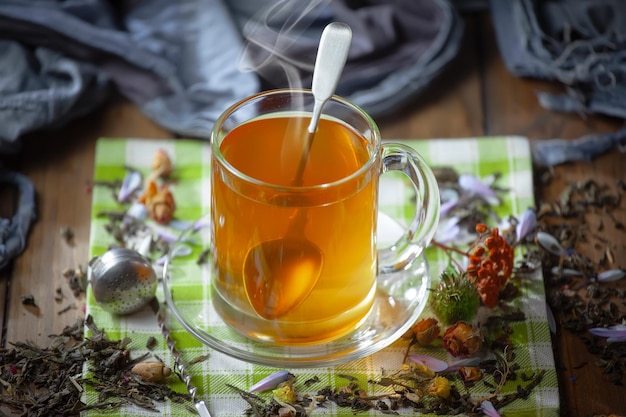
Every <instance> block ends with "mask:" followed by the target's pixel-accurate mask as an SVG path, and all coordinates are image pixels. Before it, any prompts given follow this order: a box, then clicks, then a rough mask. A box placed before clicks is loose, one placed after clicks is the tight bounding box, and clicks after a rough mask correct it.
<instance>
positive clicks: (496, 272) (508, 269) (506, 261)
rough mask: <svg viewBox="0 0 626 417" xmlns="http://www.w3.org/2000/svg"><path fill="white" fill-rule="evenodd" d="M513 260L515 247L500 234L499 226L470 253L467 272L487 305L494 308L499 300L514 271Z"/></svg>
mask: <svg viewBox="0 0 626 417" xmlns="http://www.w3.org/2000/svg"><path fill="white" fill-rule="evenodd" d="M479 226H481V224H478V225H476V230H477V231H478V229H479ZM480 229H481V230H482V227H481V228H480ZM513 261H514V252H513V247H512V246H511V245H509V243H508V242H507V241H506V239H504V237H502V236H500V232H499V230H498V228H497V227H494V228H492V229H491V231H490V232H489V234H488V235H487V236H486V237H484V238H483V239H482V240H481V241H480V242H478V244H477V245H476V247H475V248H474V250H473V251H472V252H471V253H470V255H469V265H468V267H467V269H466V272H467V274H468V276H469V277H470V278H471V279H473V281H474V284H475V285H476V289H477V290H478V292H479V294H480V298H481V299H482V301H483V304H485V305H486V306H487V307H489V308H493V307H495V305H496V303H497V302H498V297H499V295H500V291H502V288H503V287H504V285H505V284H506V282H507V280H508V279H509V277H510V276H511V274H512V273H513Z"/></svg>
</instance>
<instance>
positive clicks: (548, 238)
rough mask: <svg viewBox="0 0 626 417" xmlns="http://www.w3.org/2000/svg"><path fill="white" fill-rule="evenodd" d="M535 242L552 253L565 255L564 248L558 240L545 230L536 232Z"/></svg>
mask: <svg viewBox="0 0 626 417" xmlns="http://www.w3.org/2000/svg"><path fill="white" fill-rule="evenodd" d="M537 243H539V246H541V247H542V248H544V249H545V250H547V251H548V252H550V253H551V254H553V255H556V256H563V255H565V249H564V248H563V246H561V244H560V243H559V241H558V240H556V238H555V237H554V236H552V235H551V234H548V233H545V232H537Z"/></svg>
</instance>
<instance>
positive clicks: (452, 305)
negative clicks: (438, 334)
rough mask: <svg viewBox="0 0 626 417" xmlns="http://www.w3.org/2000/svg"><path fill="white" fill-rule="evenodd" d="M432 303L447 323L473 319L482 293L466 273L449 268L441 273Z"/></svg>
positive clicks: (437, 313) (439, 315) (438, 315)
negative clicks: (459, 272)
mask: <svg viewBox="0 0 626 417" xmlns="http://www.w3.org/2000/svg"><path fill="white" fill-rule="evenodd" d="M430 303H431V305H432V307H433V311H434V312H435V314H436V315H437V317H438V318H439V319H441V321H442V322H443V323H445V324H452V323H456V322H457V321H471V320H472V319H473V318H474V316H476V312H477V311H478V307H479V305H480V295H479V293H478V290H477V289H476V287H475V286H474V284H473V283H472V282H471V281H470V280H469V279H468V278H467V276H466V274H458V273H457V272H456V271H455V270H454V269H452V268H448V269H447V270H445V271H444V272H443V273H442V274H441V278H440V280H439V284H437V288H436V289H435V291H434V292H433V297H432V298H431V301H430Z"/></svg>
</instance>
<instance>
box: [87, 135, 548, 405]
mask: <svg viewBox="0 0 626 417" xmlns="http://www.w3.org/2000/svg"><path fill="white" fill-rule="evenodd" d="M402 142H403V143H405V144H408V145H410V146H412V147H414V148H415V149H417V150H418V151H419V152H420V153H421V154H422V155H423V156H424V158H425V159H426V160H427V161H428V162H429V163H430V164H431V166H433V167H437V166H452V167H454V168H455V169H456V170H457V171H458V172H459V173H467V174H474V175H476V176H478V177H486V176H488V175H491V174H493V173H495V172H499V173H501V174H502V177H501V178H500V179H499V180H498V181H499V182H498V184H499V185H500V186H501V187H503V188H506V189H508V190H509V191H508V192H507V193H506V195H505V196H504V199H503V203H502V204H501V205H500V206H499V207H497V208H496V211H497V213H498V214H500V215H501V216H507V215H509V214H513V215H519V214H521V213H522V212H523V211H524V210H525V209H526V208H528V207H532V206H534V198H533V186H532V165H531V156H530V147H529V143H528V141H527V140H526V139H525V138H521V137H482V138H467V139H432V140H419V141H417V140H403V141H402ZM159 148H161V149H164V150H166V152H167V153H168V154H169V155H170V158H171V159H172V162H173V166H174V173H173V179H174V183H173V185H172V186H171V190H172V192H173V194H174V198H175V200H176V205H177V208H176V217H177V218H178V219H183V220H189V221H192V220H195V219H198V218H199V217H201V216H202V215H203V214H205V213H207V212H208V210H209V201H210V199H209V196H208V195H207V194H208V193H207V192H203V190H208V189H209V186H208V184H209V172H210V169H209V144H208V143H206V142H199V141H190V140H180V139H179V140H166V141H164V140H147V139H113V138H102V139H100V140H99V141H98V144H97V149H96V160H95V174H94V179H95V180H96V181H98V180H99V181H104V180H119V179H121V178H123V177H124V175H125V173H126V171H125V168H124V166H125V165H128V166H131V167H133V168H135V169H139V170H140V171H142V172H144V174H147V173H148V172H149V171H150V165H151V162H152V157H153V155H154V152H155V151H156V150H157V149H159ZM385 181H390V182H389V183H388V184H385ZM391 181H394V179H389V180H386V179H385V176H383V177H382V178H381V189H385V190H387V191H389V190H393V192H381V195H380V198H381V201H380V208H381V210H382V211H384V212H386V213H387V214H390V215H391V216H392V217H395V218H398V219H404V220H405V221H407V220H410V216H412V212H411V209H410V207H408V205H407V201H408V198H407V196H405V195H403V194H402V192H401V190H402V188H397V187H393V185H392V183H391ZM396 191H397V192H396ZM120 209H123V207H122V206H121V205H120V204H118V203H117V202H116V201H115V199H114V198H113V196H112V194H111V192H110V190H108V189H106V188H104V187H95V188H94V190H93V206H92V223H91V240H90V257H91V256H96V255H101V254H103V253H104V252H105V251H106V250H107V247H108V246H109V245H110V244H111V243H113V238H112V237H111V236H110V235H109V234H108V232H106V231H105V229H104V225H105V223H106V222H107V221H106V219H104V218H101V217H98V216H97V213H99V212H100V211H102V210H120ZM427 258H428V261H429V264H430V268H431V271H432V276H433V279H434V280H435V281H436V278H437V277H438V276H439V272H440V271H441V270H442V268H444V267H445V266H446V265H447V263H448V260H447V258H446V256H445V255H443V254H442V252H441V251H439V250H435V249H432V248H431V249H428V251H427ZM433 285H434V284H433ZM157 296H158V298H159V300H161V301H162V300H163V291H162V289H159V290H158V291H157ZM517 302H518V303H519V307H520V308H521V309H522V311H523V312H524V313H525V315H526V321H525V322H521V323H519V322H516V323H513V324H512V326H513V329H514V331H513V334H512V340H513V342H514V346H515V353H516V362H517V363H518V364H519V365H520V366H521V369H520V370H519V371H518V373H519V374H521V373H522V372H523V373H525V374H527V375H531V374H533V373H535V372H539V371H546V373H545V377H544V378H543V380H542V382H541V383H540V385H539V386H538V387H536V388H535V389H534V390H533V391H532V393H531V395H530V396H529V398H527V399H525V400H516V401H515V402H513V403H511V404H509V405H507V406H506V407H505V408H504V409H502V410H501V413H502V414H504V415H507V416H535V417H537V416H558V410H559V398H558V386H557V376H556V370H555V365H554V358H553V352H552V346H551V339H550V333H549V328H548V323H547V319H546V308H545V294H544V287H543V282H542V279H541V277H540V276H536V277H535V278H530V279H526V280H524V281H522V296H521V297H519V298H518V300H517ZM87 313H88V314H91V315H92V316H93V318H94V321H95V323H96V325H97V326H98V327H100V328H102V329H104V330H105V331H106V333H107V335H108V336H109V338H111V339H121V338H124V337H130V338H131V339H132V340H133V343H132V345H131V348H132V351H133V354H134V355H136V356H139V355H141V354H143V353H147V352H148V353H151V354H153V355H155V356H157V357H159V358H161V359H163V360H164V361H165V362H166V363H169V364H171V365H172V367H173V360H172V358H171V355H170V354H169V352H168V350H167V348H166V345H165V342H164V341H163V338H162V337H161V333H160V330H159V327H158V325H157V322H156V318H155V316H154V314H153V313H152V311H151V310H150V309H149V308H146V309H144V310H142V311H140V312H138V313H136V314H133V315H130V316H127V317H118V316H113V315H111V314H109V313H107V312H106V311H103V310H102V309H101V308H100V307H99V306H98V305H97V304H96V303H95V301H94V299H93V296H92V294H91V292H90V290H88V296H87ZM428 314H429V313H428V311H426V312H425V313H424V315H425V316H426V315H428ZM170 327H172V330H173V333H172V335H173V337H174V338H175V340H176V341H177V344H176V347H177V348H178V349H179V350H180V351H181V353H182V357H183V360H184V361H189V360H191V359H192V358H196V357H199V356H201V355H208V359H206V360H204V361H200V362H198V363H195V364H193V365H192V366H188V367H187V369H188V372H189V373H190V374H191V375H193V378H192V382H193V384H194V385H195V386H196V387H198V394H199V397H200V398H201V399H204V400H205V402H207V403H208V405H209V411H210V412H211V414H212V416H213V417H235V416H237V417H240V416H243V413H244V410H245V409H246V408H247V403H246V402H245V401H244V400H243V399H241V398H240V397H239V395H238V394H237V393H236V392H234V391H233V390H232V389H230V388H229V387H227V384H231V385H234V386H237V387H239V388H242V389H244V390H245V389H247V388H248V387H250V386H251V385H252V384H253V383H255V382H257V381H259V380H260V379H262V378H263V377H265V376H267V375H269V374H271V373H273V372H275V371H276V368H271V367H266V366H260V365H254V364H250V363H245V362H242V361H240V360H236V359H232V358H230V357H228V356H225V355H223V354H221V353H219V352H216V351H214V350H212V349H210V348H209V347H207V346H204V345H203V344H202V343H200V342H199V341H197V340H196V339H195V338H194V337H193V336H191V335H190V334H188V333H187V332H185V331H184V329H183V328H182V326H181V325H180V324H179V323H177V322H176V321H175V319H172V322H171V323H170ZM150 336H154V337H156V339H157V340H159V341H160V344H159V345H158V346H157V347H156V348H154V349H152V350H151V351H148V350H147V349H146V342H147V340H148V338H149V337H150ZM406 343H407V342H406V341H398V342H396V343H394V344H392V345H391V346H389V347H387V348H385V349H383V350H382V351H380V352H378V353H375V354H373V355H370V356H368V357H365V358H362V359H360V360H356V361H353V362H349V363H346V364H342V365H337V366H330V367H321V368H312V369H310V368H304V369H289V370H290V371H291V372H292V373H294V374H295V375H296V376H297V377H298V381H300V383H302V382H304V381H305V380H307V379H309V378H311V377H314V376H317V377H319V378H320V382H319V383H317V384H315V385H313V386H312V387H310V388H308V391H307V389H305V388H302V389H301V390H300V391H305V392H310V393H314V392H315V391H316V390H318V389H321V388H323V387H324V386H327V385H330V386H332V387H340V386H344V385H346V380H345V378H342V377H341V376H340V375H341V374H348V375H351V376H354V377H356V378H357V379H358V383H359V384H360V386H361V387H363V388H366V389H368V390H371V392H372V393H374V392H380V390H381V388H374V387H372V386H371V384H368V382H367V381H368V380H371V379H374V380H375V379H378V378H380V376H381V370H382V369H385V370H388V371H393V370H397V369H398V368H399V366H400V365H401V361H402V357H403V354H404V352H405V350H406ZM420 353H421V354H425V355H431V356H439V357H442V358H444V359H445V352H443V349H441V348H429V349H425V350H424V351H422V352H420ZM448 360H451V358H448ZM168 383H170V384H172V386H173V387H174V388H175V389H176V390H177V391H181V392H185V387H184V385H183V384H182V383H181V382H180V381H178V379H177V378H176V377H174V376H172V377H170V379H169V382H168ZM518 384H522V385H525V383H524V382H522V381H521V380H519V378H518V381H514V382H509V383H507V384H506V385H505V387H504V390H503V393H506V392H512V391H515V390H516V386H517V385H518ZM460 389H461V390H463V388H462V387H461V388H460ZM472 393H473V394H475V395H476V397H480V396H481V395H488V394H489V393H488V388H486V387H485V386H483V385H482V384H477V385H476V387H475V388H474V389H473V390H472ZM95 398H97V392H95V391H93V389H91V388H88V389H87V391H86V393H85V401H86V402H87V403H88V404H89V403H92V402H93V401H94V400H95ZM187 406H189V404H187ZM158 407H160V411H159V413H153V412H148V411H145V410H142V409H139V408H136V407H128V408H122V409H121V410H115V411H110V412H96V411H90V412H88V413H86V416H89V417H96V416H156V415H164V416H188V415H192V414H191V413H190V411H189V409H188V408H187V407H186V406H185V405H181V404H175V403H173V402H165V403H160V404H158ZM400 413H401V414H405V415H415V412H414V411H412V410H400ZM362 414H366V415H367V414H369V415H382V413H378V414H377V413H376V412H375V411H371V412H366V413H359V415H362ZM313 415H321V416H333V417H334V416H337V417H349V416H353V415H354V413H353V411H352V410H350V409H349V408H341V407H336V406H335V405H334V404H332V403H329V404H327V406H326V407H325V408H318V409H316V410H315V411H314V412H313Z"/></svg>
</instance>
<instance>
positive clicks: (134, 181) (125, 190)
mask: <svg viewBox="0 0 626 417" xmlns="http://www.w3.org/2000/svg"><path fill="white" fill-rule="evenodd" d="M142 181H143V178H142V176H141V173H140V172H139V171H135V170H128V171H126V175H125V176H124V179H123V180H122V186H121V187H120V191H119V192H118V194H117V201H118V202H119V203H123V202H124V201H126V200H128V198H129V197H130V196H131V195H132V194H133V193H134V192H135V191H136V190H137V189H138V188H139V187H141V183H142Z"/></svg>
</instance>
